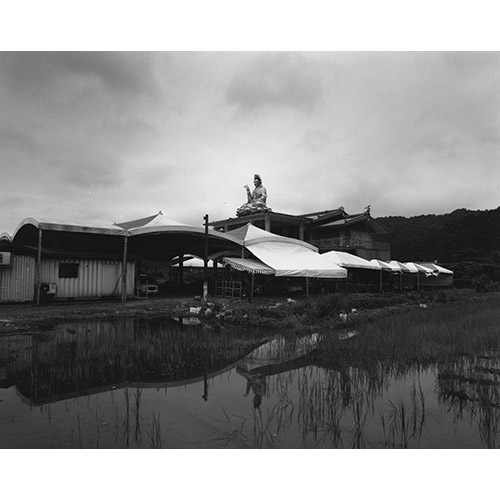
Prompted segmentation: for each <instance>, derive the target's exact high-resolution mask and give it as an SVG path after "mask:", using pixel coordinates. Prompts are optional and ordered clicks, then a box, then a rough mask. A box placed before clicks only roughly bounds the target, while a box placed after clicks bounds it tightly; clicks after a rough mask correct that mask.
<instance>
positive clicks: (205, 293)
mask: <svg viewBox="0 0 500 500" xmlns="http://www.w3.org/2000/svg"><path fill="white" fill-rule="evenodd" d="M203 220H204V221H205V251H204V255H203V300H205V301H206V300H207V297H208V214H205V216H204V217H203Z"/></svg>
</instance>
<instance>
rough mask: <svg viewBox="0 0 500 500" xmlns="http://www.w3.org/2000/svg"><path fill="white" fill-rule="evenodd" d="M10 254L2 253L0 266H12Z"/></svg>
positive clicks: (0, 254)
mask: <svg viewBox="0 0 500 500" xmlns="http://www.w3.org/2000/svg"><path fill="white" fill-rule="evenodd" d="M10 255H11V254H10V252H0V266H10Z"/></svg>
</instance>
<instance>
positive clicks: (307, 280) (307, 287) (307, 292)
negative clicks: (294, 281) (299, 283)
mask: <svg viewBox="0 0 500 500" xmlns="http://www.w3.org/2000/svg"><path fill="white" fill-rule="evenodd" d="M306 295H307V298H309V278H308V277H306Z"/></svg>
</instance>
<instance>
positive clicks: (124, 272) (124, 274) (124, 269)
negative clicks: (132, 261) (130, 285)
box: [122, 235, 128, 302]
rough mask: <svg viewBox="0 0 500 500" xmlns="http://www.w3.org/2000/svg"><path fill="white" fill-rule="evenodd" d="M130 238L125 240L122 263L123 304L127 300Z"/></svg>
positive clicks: (125, 237) (126, 237)
mask: <svg viewBox="0 0 500 500" xmlns="http://www.w3.org/2000/svg"><path fill="white" fill-rule="evenodd" d="M127 247H128V236H127V235H125V236H124V239H123V263H122V302H125V301H126V300H127V250H128V248H127Z"/></svg>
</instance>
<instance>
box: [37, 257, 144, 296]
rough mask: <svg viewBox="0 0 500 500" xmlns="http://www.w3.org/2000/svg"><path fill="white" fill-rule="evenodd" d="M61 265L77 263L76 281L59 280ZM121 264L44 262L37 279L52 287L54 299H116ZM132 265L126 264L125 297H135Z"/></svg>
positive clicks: (113, 262)
mask: <svg viewBox="0 0 500 500" xmlns="http://www.w3.org/2000/svg"><path fill="white" fill-rule="evenodd" d="M60 263H75V264H76V263H77V264H78V277H77V278H59V264H60ZM121 273H122V263H121V262H120V261H112V260H87V259H46V260H42V268H41V272H40V279H41V281H42V283H43V282H47V283H55V284H56V287H57V291H56V298H58V299H61V298H91V297H108V296H111V295H113V296H115V297H119V296H120V295H121V292H122V288H121ZM134 283H135V263H133V262H129V263H128V264H127V297H131V296H133V295H134Z"/></svg>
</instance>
